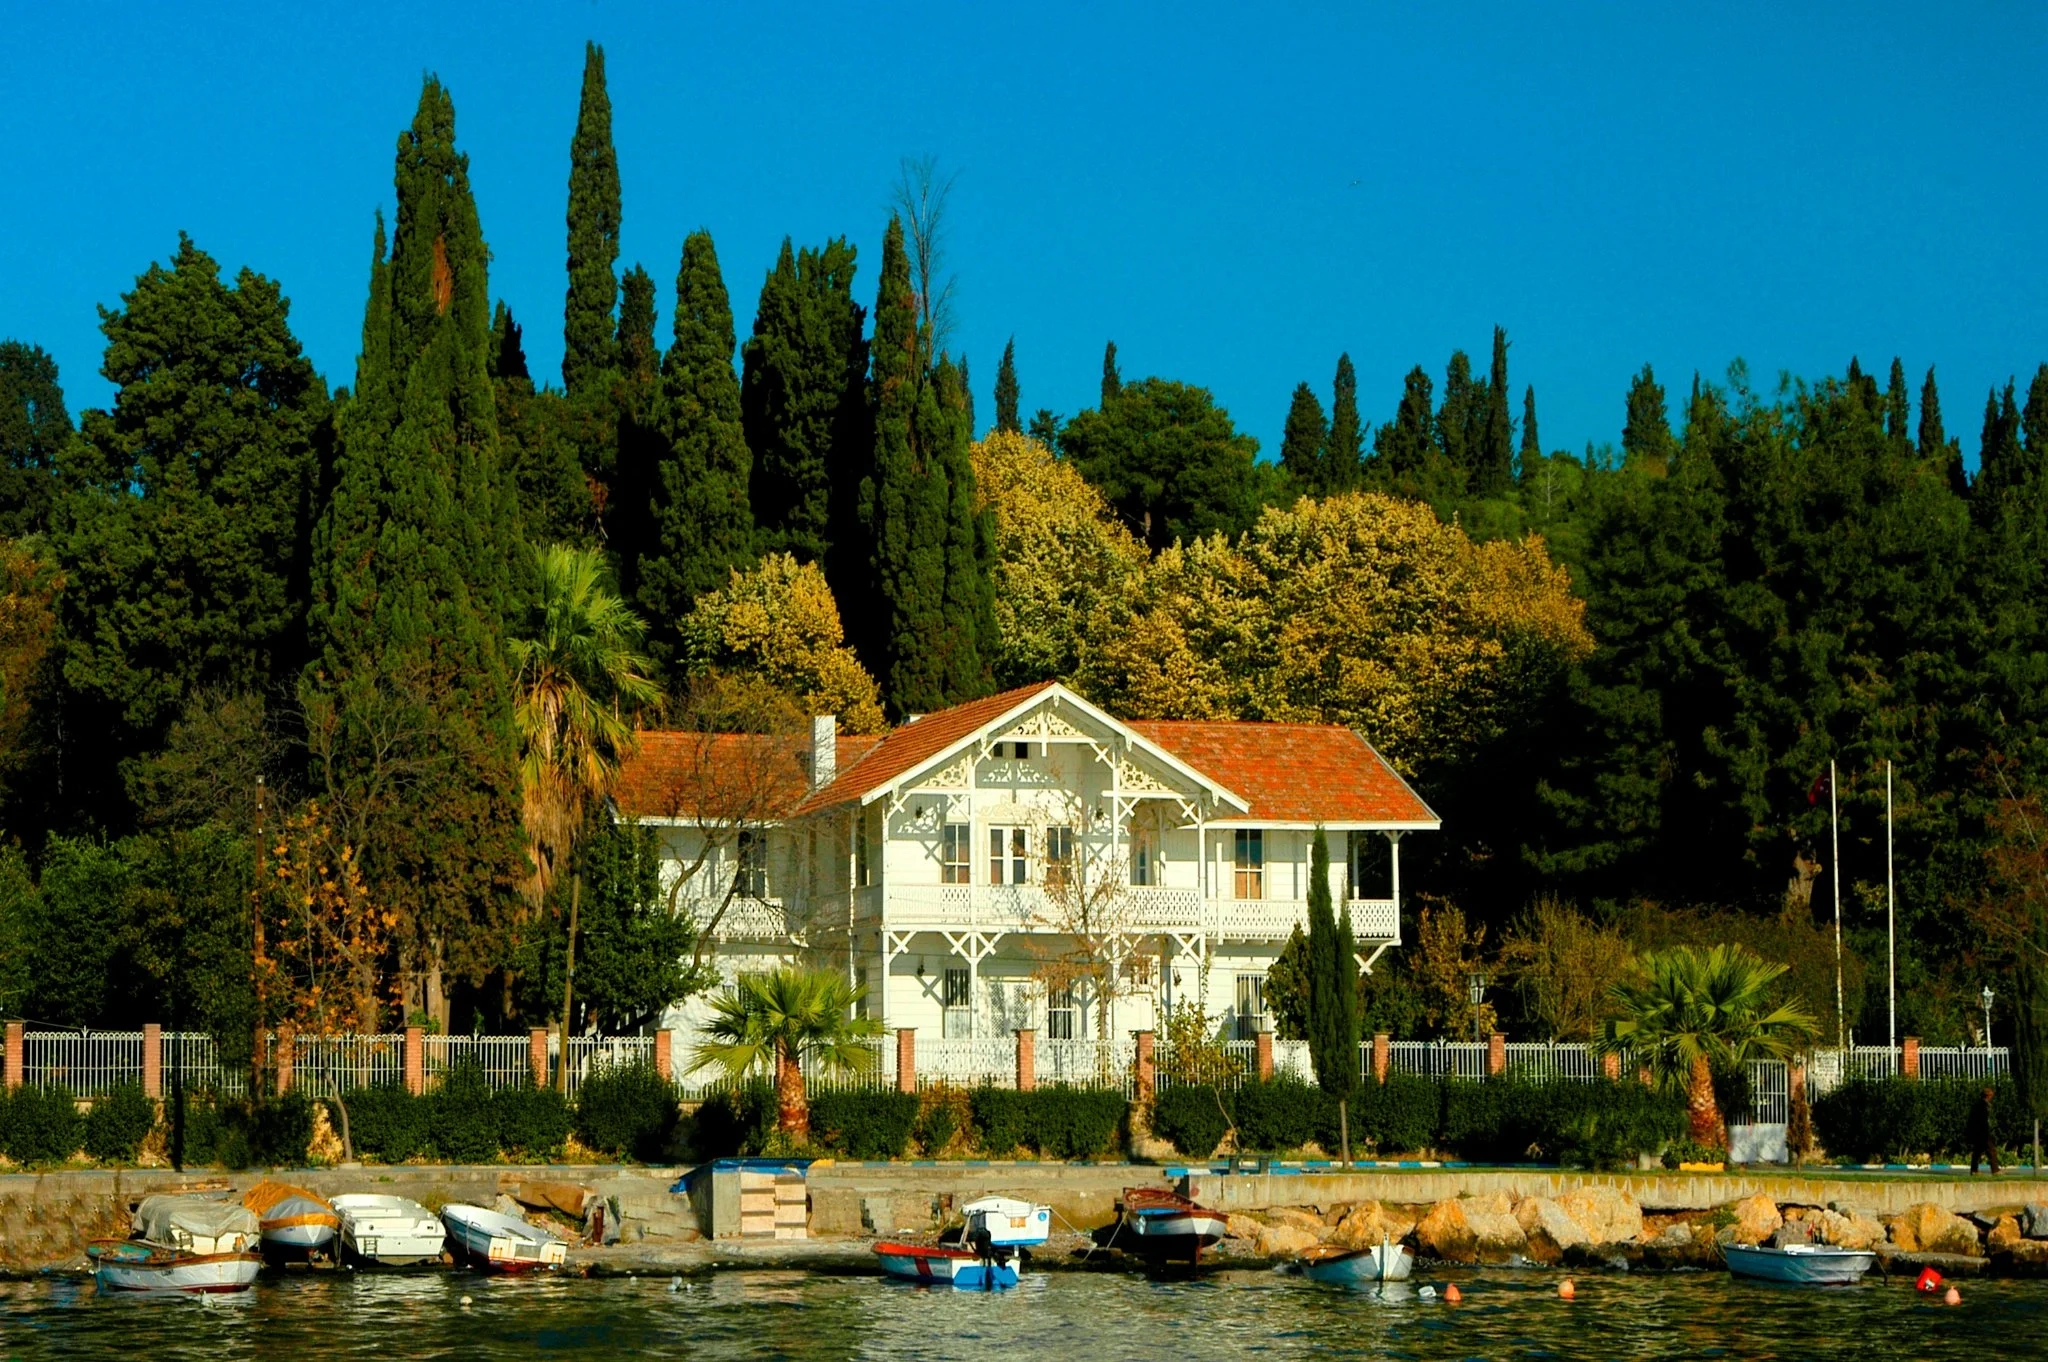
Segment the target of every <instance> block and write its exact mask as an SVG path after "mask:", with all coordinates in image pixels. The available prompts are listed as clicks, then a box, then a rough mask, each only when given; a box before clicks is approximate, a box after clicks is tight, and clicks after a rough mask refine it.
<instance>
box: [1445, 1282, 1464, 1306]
mask: <svg viewBox="0 0 2048 1362" xmlns="http://www.w3.org/2000/svg"><path fill="white" fill-rule="evenodd" d="M1444 1299H1445V1300H1446V1301H1449V1302H1450V1303H1451V1304H1452V1305H1456V1304H1457V1303H1458V1302H1459V1301H1461V1300H1463V1299H1465V1293H1464V1292H1462V1291H1460V1290H1459V1289H1458V1284H1457V1283H1456V1282H1452V1283H1451V1284H1450V1285H1449V1286H1447V1287H1445V1288H1444Z"/></svg>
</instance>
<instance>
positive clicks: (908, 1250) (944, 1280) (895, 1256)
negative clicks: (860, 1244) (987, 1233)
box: [875, 1242, 1018, 1291]
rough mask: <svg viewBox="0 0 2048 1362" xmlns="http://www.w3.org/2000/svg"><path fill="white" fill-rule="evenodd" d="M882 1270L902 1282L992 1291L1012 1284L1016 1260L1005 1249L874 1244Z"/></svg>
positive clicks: (1014, 1277)
mask: <svg viewBox="0 0 2048 1362" xmlns="http://www.w3.org/2000/svg"><path fill="white" fill-rule="evenodd" d="M875 1255H876V1257H878V1258H880V1259H881V1262H882V1271H883V1272H885V1273H887V1274H888V1275H889V1276H891V1277H898V1278H901V1279H902V1280H904V1281H911V1282H920V1283H923V1284H924V1285H927V1286H948V1285H950V1286H958V1287H963V1288H966V1289H968V1290H973V1291H992V1290H996V1289H998V1288H1001V1287H1008V1286H1015V1285H1016V1284H1017V1279H1018V1272H1017V1261H1016V1259H1015V1258H1014V1257H1012V1256H1011V1251H1010V1250H1009V1249H1007V1248H1003V1249H994V1250H993V1251H992V1252H989V1253H984V1252H983V1251H982V1250H980V1249H972V1248H960V1247H957V1246H955V1245H951V1244H895V1243H887V1242H884V1243H880V1244H876V1245H875Z"/></svg>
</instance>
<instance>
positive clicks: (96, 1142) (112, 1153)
mask: <svg viewBox="0 0 2048 1362" xmlns="http://www.w3.org/2000/svg"><path fill="white" fill-rule="evenodd" d="M154 1129H156V1103H154V1102H152V1101H150V1100H149V1098H148V1097H146V1096H144V1095H143V1091H142V1085H141V1084H140V1083H123V1084H121V1085H119V1086H118V1087H116V1088H115V1089H114V1090H113V1091H112V1092H109V1093H108V1094H107V1095H106V1096H105V1097H102V1098H99V1099H98V1100H97V1101H95V1102H94V1103H93V1104H92V1110H91V1111H90V1112H87V1113H86V1117H85V1152H86V1153H88V1154H90V1155H92V1156H93V1157H94V1158H96V1159H98V1160H99V1161H100V1162H101V1163H133V1162H135V1158H136V1156H137V1155H138V1154H140V1153H141V1152H142V1142H143V1141H144V1140H146V1139H148V1138H149V1132H150V1131H152V1130H154Z"/></svg>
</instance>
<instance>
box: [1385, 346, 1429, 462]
mask: <svg viewBox="0 0 2048 1362" xmlns="http://www.w3.org/2000/svg"><path fill="white" fill-rule="evenodd" d="M1431 413H1432V408H1431V406H1430V382H1429V374H1428V373H1427V372H1425V371H1424V370H1423V367H1422V366H1421V365H1420V364H1418V365H1416V366H1415V367H1414V368H1413V369H1410V370H1409V371H1408V377H1407V378H1405V379H1403V380H1402V383H1401V403H1400V405H1399V406H1398V407H1396V408H1395V409H1394V419H1393V420H1392V421H1389V422H1388V423H1387V424H1385V425H1383V426H1381V427H1380V428H1379V431H1378V432H1377V433H1376V434H1375V435H1374V436H1373V441H1372V450H1373V464H1374V466H1375V468H1374V471H1375V472H1377V473H1379V474H1381V475H1382V476H1383V477H1401V476H1412V475H1413V474H1415V473H1417V472H1419V471H1421V469H1422V466H1423V465H1424V464H1425V463H1427V462H1428V461H1429V456H1430V452H1431V451H1432V449H1434V447H1435V445H1434V441H1433V440H1432V439H1431V435H1430V430H1431V426H1432V425H1433V423H1434V419H1435V418H1434V417H1433V416H1432V414H1431Z"/></svg>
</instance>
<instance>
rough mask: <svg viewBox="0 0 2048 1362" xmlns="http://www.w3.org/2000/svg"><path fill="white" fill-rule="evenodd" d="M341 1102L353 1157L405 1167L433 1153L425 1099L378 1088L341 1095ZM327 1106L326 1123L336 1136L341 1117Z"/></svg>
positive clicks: (394, 1087)
mask: <svg viewBox="0 0 2048 1362" xmlns="http://www.w3.org/2000/svg"><path fill="white" fill-rule="evenodd" d="M342 1102H343V1104H344V1105H346V1106H347V1107H348V1135H349V1142H350V1143H351V1144H352V1145H354V1146H355V1151H356V1157H358V1158H364V1157H368V1158H373V1159H379V1160H382V1161H383V1162H385V1163H404V1162H405V1161H406V1160H407V1159H411V1158H417V1157H419V1156H420V1155H422V1154H426V1153H429V1152H430V1151H432V1149H433V1147H434V1134H433V1120H432V1117H431V1108H430V1107H429V1105H428V1102H427V1099H426V1098H423V1097H414V1096H413V1095H412V1094H411V1093H409V1092H407V1091H406V1090H405V1089H404V1088H402V1087H399V1086H397V1085H395V1084H380V1085H379V1086H377V1087H374V1088H357V1089H356V1090H355V1091H353V1092H349V1093H344V1094H343V1095H342ZM328 1106H329V1108H330V1110H329V1112H328V1118H327V1119H328V1120H329V1121H330V1122H332V1123H333V1126H334V1129H335V1131H336V1132H337V1133H338V1132H339V1131H340V1130H341V1114H340V1112H339V1111H336V1110H333V1109H332V1108H333V1107H334V1103H332V1102H330V1103H328Z"/></svg>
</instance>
